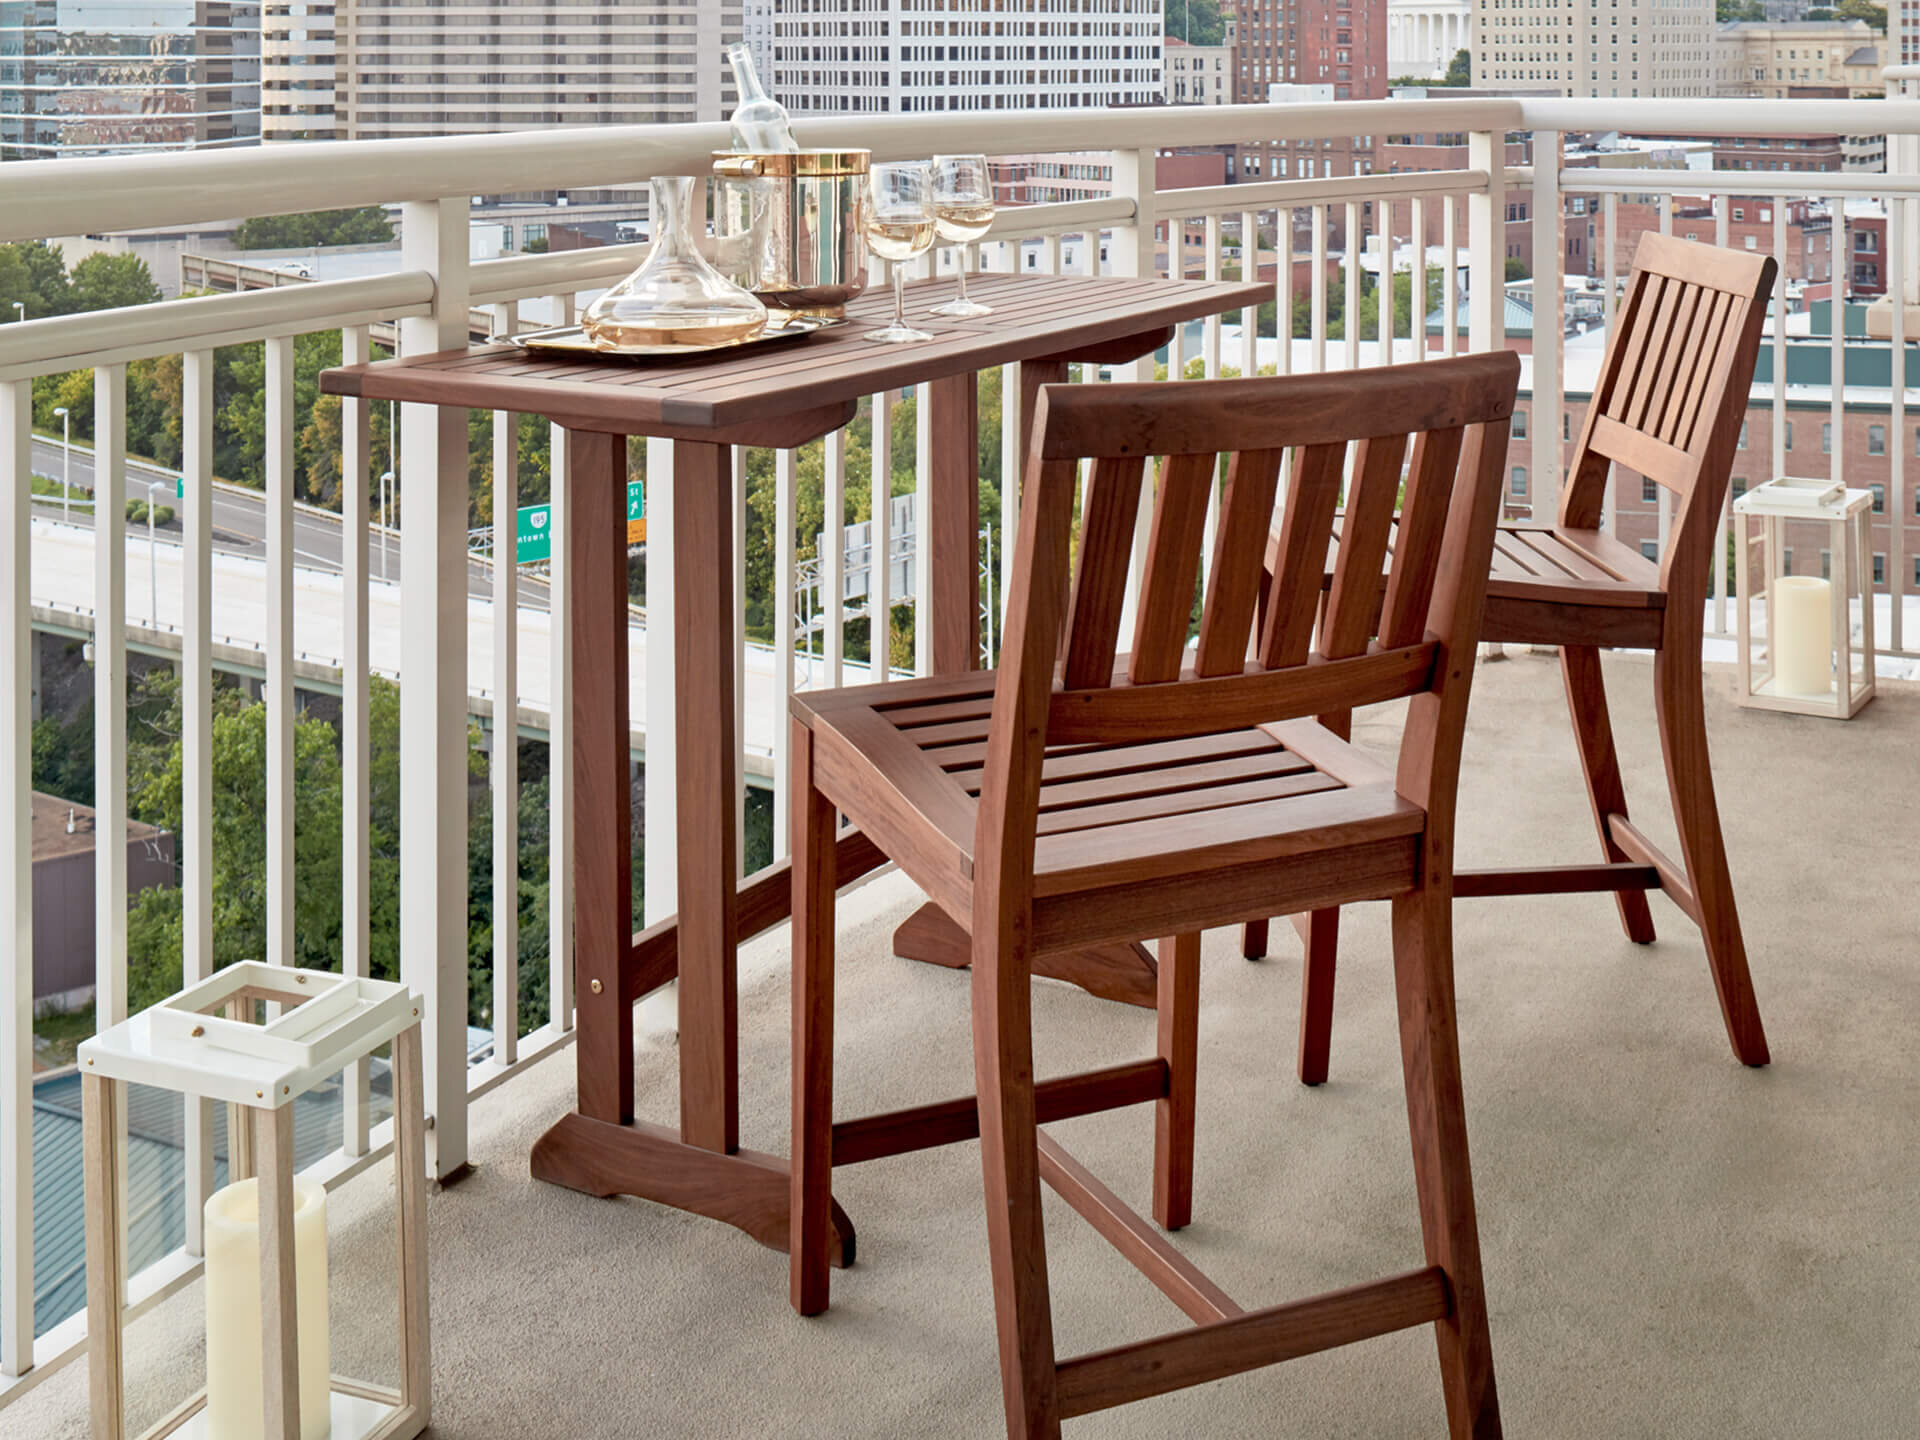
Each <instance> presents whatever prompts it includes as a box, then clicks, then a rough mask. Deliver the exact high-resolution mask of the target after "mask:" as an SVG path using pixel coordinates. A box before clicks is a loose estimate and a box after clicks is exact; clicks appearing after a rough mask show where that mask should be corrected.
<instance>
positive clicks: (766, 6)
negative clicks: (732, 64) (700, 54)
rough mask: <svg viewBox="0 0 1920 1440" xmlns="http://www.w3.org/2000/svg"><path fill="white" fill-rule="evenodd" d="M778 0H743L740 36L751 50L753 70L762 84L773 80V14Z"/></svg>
mask: <svg viewBox="0 0 1920 1440" xmlns="http://www.w3.org/2000/svg"><path fill="white" fill-rule="evenodd" d="M779 5H780V0H743V3H742V4H741V6H740V23H741V35H740V38H741V39H742V40H744V41H746V42H747V48H748V49H749V50H751V51H752V52H753V68H754V72H755V73H756V74H757V75H759V77H760V83H761V84H762V85H763V86H770V85H771V84H772V82H773V15H774V11H775V10H776V9H778V8H779Z"/></svg>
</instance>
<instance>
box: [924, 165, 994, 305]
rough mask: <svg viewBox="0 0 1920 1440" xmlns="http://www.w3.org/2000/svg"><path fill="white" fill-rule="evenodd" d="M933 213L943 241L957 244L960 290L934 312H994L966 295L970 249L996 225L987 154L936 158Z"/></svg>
mask: <svg viewBox="0 0 1920 1440" xmlns="http://www.w3.org/2000/svg"><path fill="white" fill-rule="evenodd" d="M933 214H934V221H935V226H936V228H937V229H938V231H939V235H940V239H941V241H942V243H944V244H947V245H958V246H960V247H962V248H961V250H960V254H959V256H958V259H959V266H958V270H959V277H960V292H959V294H957V295H956V296H955V297H954V298H953V299H951V300H949V301H947V302H946V303H945V304H941V305H935V306H934V307H933V310H932V313H933V314H935V315H948V316H954V317H957V318H961V319H966V318H969V317H972V316H977V315H991V314H992V313H993V307H992V306H991V305H982V304H981V303H980V302H979V301H978V300H974V299H971V298H969V297H968V295H967V252H966V249H965V247H966V246H968V245H971V244H973V242H974V241H976V240H978V239H980V238H981V237H982V236H983V235H985V234H986V233H987V231H988V230H990V229H992V228H993V175H992V172H990V171H989V170H988V169H987V157H986V156H984V155H936V156H934V157H933Z"/></svg>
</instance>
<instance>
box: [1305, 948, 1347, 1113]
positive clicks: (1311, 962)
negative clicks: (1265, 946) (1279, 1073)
mask: <svg viewBox="0 0 1920 1440" xmlns="http://www.w3.org/2000/svg"><path fill="white" fill-rule="evenodd" d="M1302 938H1303V939H1304V940H1305V942H1306V952H1307V953H1306V959H1305V961H1304V962H1303V964H1302V965H1301V967H1300V1083H1301V1084H1302V1085H1324V1084H1326V1083H1327V1056H1328V1053H1329V1052H1330V1050H1331V1049H1332V1046H1333V977H1334V969H1335V966H1336V964H1337V962H1338V960H1339V952H1340V912H1339V911H1338V910H1315V911H1313V912H1312V913H1311V914H1310V915H1308V916H1307V923H1306V932H1305V935H1304V936H1303V937H1302Z"/></svg>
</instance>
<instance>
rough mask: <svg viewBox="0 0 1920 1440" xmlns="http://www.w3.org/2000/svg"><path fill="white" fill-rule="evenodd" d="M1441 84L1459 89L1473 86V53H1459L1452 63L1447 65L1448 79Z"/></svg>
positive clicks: (1464, 51)
mask: <svg viewBox="0 0 1920 1440" xmlns="http://www.w3.org/2000/svg"><path fill="white" fill-rule="evenodd" d="M1440 83H1441V84H1442V85H1453V86H1459V87H1466V86H1470V85H1472V84H1473V52H1472V51H1469V50H1462V51H1460V52H1458V53H1457V54H1456V55H1455V56H1454V57H1453V59H1452V61H1451V62H1449V64H1448V65H1447V78H1446V79H1444V80H1442V81H1441V82H1440Z"/></svg>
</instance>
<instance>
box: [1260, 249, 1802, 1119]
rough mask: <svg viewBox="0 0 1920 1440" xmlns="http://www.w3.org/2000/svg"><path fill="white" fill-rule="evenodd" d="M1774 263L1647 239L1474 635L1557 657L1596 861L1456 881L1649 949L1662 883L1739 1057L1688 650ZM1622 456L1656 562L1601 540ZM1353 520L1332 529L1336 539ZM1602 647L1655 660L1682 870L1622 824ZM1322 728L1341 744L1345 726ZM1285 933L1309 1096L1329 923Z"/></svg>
mask: <svg viewBox="0 0 1920 1440" xmlns="http://www.w3.org/2000/svg"><path fill="white" fill-rule="evenodd" d="M1775 269H1776V267H1775V265H1774V262H1773V261H1772V260H1771V259H1769V258H1768V257H1766V256H1763V255H1749V254H1745V253H1742V252H1739V251H1732V250H1720V249H1716V248H1715V247H1713V246H1711V245H1697V244H1694V243H1692V242H1690V241H1686V240H1675V239H1672V238H1671V237H1669V236H1665V235H1652V234H1650V235H1646V236H1643V237H1642V238H1641V241H1640V248H1639V249H1638V250H1637V251H1636V252H1635V255H1634V262H1633V275H1632V277H1631V279H1630V281H1629V284H1628V289H1627V296H1626V300H1625V303H1624V304H1623V306H1622V307H1621V310H1620V312H1619V315H1618V316H1617V318H1616V320H1615V326H1614V332H1613V336H1612V338H1611V339H1609V341H1608V342H1607V352H1606V355H1605V357H1604V359H1603V360H1602V362H1601V368H1600V382H1599V384H1598V386H1596V388H1595V393H1594V396H1593V401H1592V403H1591V404H1590V405H1589V407H1588V409H1587V418H1586V423H1585V424H1584V425H1583V426H1582V428H1581V431H1580V443H1579V445H1578V446H1577V447H1576V449H1575V451H1574V457H1573V463H1572V466H1571V467H1570V469H1569V471H1568V476H1567V484H1566V487H1565V489H1564V491H1563V492H1562V494H1561V498H1560V518H1559V519H1558V520H1557V521H1554V522H1553V523H1551V524H1545V523H1537V522H1532V521H1524V522H1513V523H1506V524H1502V525H1501V526H1500V531H1499V535H1498V537H1497V539H1496V540H1495V548H1494V556H1493V562H1492V576H1491V582H1490V584H1489V587H1488V590H1487V615H1486V626H1485V632H1484V636H1483V638H1485V639H1487V640H1494V641H1509V642H1513V643H1517V644H1532V645H1558V646H1559V647H1560V668H1561V672H1562V675H1563V676H1564V678H1565V681H1566V691H1567V710H1568V712H1569V713H1570V715H1571V716H1572V719H1573V732H1574V739H1575V741H1576V743H1577V744H1578V747H1579V751H1580V763H1581V766H1582V768H1583V769H1584V770H1585V772H1586V781H1587V796H1588V799H1589V800H1590V801H1591V802H1592V806H1593V818H1594V824H1595V825H1596V827H1597V828H1598V830H1599V832H1600V845H1601V850H1602V854H1603V857H1604V859H1603V863H1601V864H1598V865H1531V866H1526V867H1522V868H1517V869H1504V870H1463V871H1461V872H1460V873H1459V874H1458V875H1457V876H1456V877H1455V881H1454V893H1455V894H1456V895H1461V896H1477V895H1542V894H1556V893H1567V892H1573V891H1612V892H1613V893H1614V900H1615V903H1616V904H1617V905H1618V906H1619V910H1620V923H1621V925H1622V926H1623V927H1624V928H1625V930H1626V932H1627V937H1628V938H1629V939H1630V940H1633V941H1634V942H1636V943H1638V944H1641V945H1645V944H1649V943H1651V942H1652V940H1653V938H1654V937H1653V916H1652V914H1651V912H1649V910H1648V909H1647V897H1646V895H1645V893H1644V892H1645V891H1648V890H1664V891H1666V893H1667V895H1668V896H1669V897H1670V898H1671V899H1672V900H1673V902H1674V904H1676V905H1678V906H1679V907H1680V910H1681V912H1682V913H1683V914H1685V915H1686V916H1687V917H1688V918H1689V919H1690V920H1692V921H1693V922H1694V923H1695V924H1696V925H1698V926H1699V927H1700V936H1701V939H1702V940H1703V941H1704V942H1705V946H1706V952H1707V966H1708V969H1709V970H1710V971H1711V972H1712V975H1713V984H1714V990H1715V992H1716V993H1717V994H1718V996H1719V999H1720V1014H1721V1018H1722V1020H1723V1021H1724V1022H1725V1024H1726V1028H1727V1039H1728V1040H1729V1041H1730V1042H1731V1043H1732V1045H1733V1053H1734V1054H1735V1055H1736V1056H1737V1057H1738V1058H1739V1059H1740V1061H1741V1063H1743V1064H1746V1065H1765V1064H1766V1063H1767V1059H1768V1056H1767V1037H1766V1032H1765V1030H1764V1029H1763V1028H1762V1026H1761V1023H1760V1007H1759V1003H1758V1002H1757V1001H1756V1000H1755V999H1754V995H1753V979H1752V976H1751V975H1750V974H1749V973H1748V970H1747V950H1746V943H1745V941H1744V940H1743V939H1742V938H1741V933H1740V915H1739V912H1738V910H1737V909H1736V908H1735V906H1734V899H1733V877H1732V874H1731V872H1730V871H1729V869H1728V866H1727V852H1726V845H1725V842H1724V841H1723V840H1722V838H1721V834H1720V810H1719V807H1718V806H1717V805H1716V804H1715V803H1714V795H1713V768H1712V762H1711V760H1710V758H1709V756H1708V754H1707V725H1706V705H1705V700H1704V696H1703V692H1702V689H1701V683H1702V675H1701V656H1700V646H1701V637H1702V632H1703V630H1704V628H1705V623H1706V620H1705V617H1706V603H1707V588H1708V584H1709V582H1710V579H1711V576H1712V568H1713V545H1714V538H1715V536H1716V534H1717V533H1718V527H1719V523H1720V512H1721V507H1722V505H1723V504H1724V502H1725V499H1726V494H1727V482H1728V475H1729V472H1730V470H1731V468H1732V465H1733V457H1734V452H1735V450H1736V449H1737V447H1738V445H1739V437H1740V428H1741V425H1742V424H1743V422H1744V421H1745V418H1746V411H1747V396H1748V392H1749V390H1750V388H1751V386H1752V383H1753V367H1754V360H1755V358H1756V356H1757V355H1758V354H1759V350H1760V335H1761V327H1762V325H1763V323H1764V322H1765V320H1766V316H1767V303H1768V299H1769V297H1771V296H1772V294H1773V284H1774V273H1775ZM1616 462H1617V463H1618V464H1619V465H1620V466H1621V467H1622V468H1623V469H1625V470H1629V471H1633V472H1636V473H1638V474H1640V475H1642V476H1644V477H1646V478H1647V479H1649V480H1652V481H1654V482H1655V483H1657V484H1659V485H1662V486H1664V487H1665V488H1666V489H1667V490H1669V491H1671V492H1672V494H1673V506H1674V510H1673V522H1672V525H1671V528H1670V529H1669V531H1668V534H1667V544H1666V549H1665V553H1664V554H1662V556H1661V557H1660V563H1659V564H1658V565H1656V564H1654V563H1653V562H1652V561H1650V560H1648V559H1646V558H1645V557H1644V556H1642V555H1641V554H1640V553H1639V552H1638V551H1636V550H1633V549H1630V548H1629V547H1628V546H1626V545H1623V544H1621V543H1620V542H1619V541H1618V540H1616V539H1615V538H1614V537H1613V536H1611V535H1609V534H1607V533H1606V532H1605V531H1603V530H1601V529H1600V528H1599V525H1600V517H1601V511H1602V507H1603V504H1604V502H1605V498H1606V487H1607V472H1608V470H1609V469H1610V468H1611V467H1612V466H1613V465H1614V464H1615V463H1616ZM1354 523H1355V522H1354V520H1352V519H1343V520H1342V521H1341V522H1340V524H1339V526H1338V528H1339V529H1340V530H1341V533H1342V537H1343V539H1344V538H1345V537H1347V536H1350V535H1352V534H1353V527H1354ZM1276 543H1277V541H1276ZM1602 648H1623V649H1635V650H1651V651H1653V652H1654V668H1653V703H1654V710H1655V712H1656V714H1657V715H1658V717H1659V722H1660V744H1661V748H1662V749H1663V750H1664V751H1665V753H1666V762H1667V792H1668V795H1669V797H1670V799H1671V802H1672V805H1673V814H1674V821H1675V826H1676V828H1677V829H1678V831H1679V836H1680V858H1679V860H1678V861H1676V860H1674V859H1673V858H1671V857H1670V856H1668V855H1666V854H1665V853H1664V852H1663V851H1661V850H1660V849H1659V848H1658V847H1656V846H1655V845H1654V844H1653V842H1652V841H1651V840H1649V839H1648V838H1647V836H1646V835H1645V833H1644V832H1642V831H1641V830H1640V829H1639V827H1637V826H1636V825H1634V823H1633V822H1632V821H1631V820H1629V819H1628V818H1627V798H1626V791H1625V789H1624V787H1623V786H1622V784H1621V778H1620V762H1619V759H1618V757H1617V756H1616V755H1615V753H1614V747H1613V727H1612V725H1611V723H1610V721H1609V720H1608V717H1607V694H1606V689H1605V686H1604V684H1603V682H1602V680H1601V675H1600V650H1601V649H1602ZM1322 719H1323V720H1324V721H1325V722H1326V723H1327V724H1328V726H1329V727H1330V728H1332V729H1334V730H1336V731H1337V732H1338V733H1340V734H1341V735H1343V736H1345V735H1347V734H1348V733H1349V728H1348V727H1349V724H1350V719H1351V717H1350V716H1349V715H1346V714H1339V715H1330V716H1323V717H1322ZM1295 924H1296V926H1298V928H1299V929H1300V930H1301V933H1302V938H1303V939H1304V941H1305V944H1306V964H1305V969H1304V972H1303V978H1302V981H1301V1001H1300V1056H1299V1065H1300V1078H1301V1080H1302V1081H1304V1082H1305V1083H1306V1084H1309V1085H1318V1084H1320V1083H1321V1082H1322V1081H1324V1080H1325V1079H1326V1078H1327V1054H1328V1050H1329V1048H1330V1044H1331V1033H1332V1027H1333V988H1334V967H1335V954H1336V950H1337V945H1338V937H1339V912H1338V911H1337V910H1321V911H1316V912H1314V913H1313V914H1311V915H1302V916H1296V917H1295ZM1243 949H1244V950H1245V953H1246V955H1247V957H1248V958H1249V959H1257V958H1259V957H1260V956H1262V955H1264V954H1265V953H1266V949H1267V923H1266V921H1264V920H1262V921H1258V922H1255V923H1253V924H1250V925H1248V926H1247V928H1246V933H1245V937H1244V944H1243Z"/></svg>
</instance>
